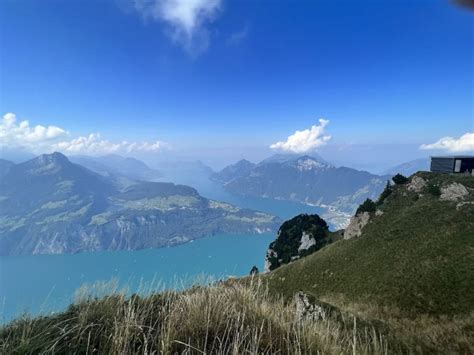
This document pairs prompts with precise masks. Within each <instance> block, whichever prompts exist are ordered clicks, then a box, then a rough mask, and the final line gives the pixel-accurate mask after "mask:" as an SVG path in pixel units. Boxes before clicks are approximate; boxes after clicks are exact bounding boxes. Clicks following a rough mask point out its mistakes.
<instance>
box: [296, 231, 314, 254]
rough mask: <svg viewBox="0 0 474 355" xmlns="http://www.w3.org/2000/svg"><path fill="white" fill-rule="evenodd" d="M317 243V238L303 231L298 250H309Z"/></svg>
mask: <svg viewBox="0 0 474 355" xmlns="http://www.w3.org/2000/svg"><path fill="white" fill-rule="evenodd" d="M315 244H316V240H315V239H314V238H313V237H312V236H311V235H310V234H308V233H306V232H303V233H302V234H301V240H300V246H299V247H298V252H301V251H302V250H308V249H309V248H311V247H312V246H313V245H315Z"/></svg>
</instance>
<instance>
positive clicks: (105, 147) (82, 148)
mask: <svg viewBox="0 0 474 355" xmlns="http://www.w3.org/2000/svg"><path fill="white" fill-rule="evenodd" d="M167 147H168V145H167V144H166V143H164V142H160V141H156V142H153V143H149V142H127V141H122V142H119V143H114V142H111V141H109V140H106V139H101V136H100V134H99V133H91V134H89V135H88V136H87V137H78V138H75V139H72V140H70V141H62V142H58V143H55V144H54V145H53V146H52V148H53V150H58V151H61V152H64V153H69V154H91V155H101V154H111V153H139V152H158V151H161V150H163V149H165V148H167Z"/></svg>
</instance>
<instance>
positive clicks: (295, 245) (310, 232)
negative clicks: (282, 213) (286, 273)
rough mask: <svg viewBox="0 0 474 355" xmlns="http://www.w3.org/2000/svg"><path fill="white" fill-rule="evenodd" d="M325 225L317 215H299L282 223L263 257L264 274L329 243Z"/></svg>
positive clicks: (327, 229)
mask: <svg viewBox="0 0 474 355" xmlns="http://www.w3.org/2000/svg"><path fill="white" fill-rule="evenodd" d="M328 233H329V228H328V225H327V223H326V222H325V221H324V219H322V218H321V217H319V216H318V215H316V214H314V215H308V214H300V215H298V216H296V217H294V218H292V219H290V220H289V221H286V222H285V223H283V224H282V225H281V227H280V229H279V230H278V234H277V237H276V239H275V240H274V241H273V242H272V243H271V244H270V246H269V247H268V250H267V254H266V256H265V272H268V271H270V270H274V269H276V268H278V267H279V266H281V265H283V264H287V263H289V262H291V261H294V260H296V259H299V258H300V257H302V256H306V255H308V254H311V253H313V252H315V251H317V250H319V249H321V248H322V247H323V246H325V245H326V244H327V243H328V242H329V236H328Z"/></svg>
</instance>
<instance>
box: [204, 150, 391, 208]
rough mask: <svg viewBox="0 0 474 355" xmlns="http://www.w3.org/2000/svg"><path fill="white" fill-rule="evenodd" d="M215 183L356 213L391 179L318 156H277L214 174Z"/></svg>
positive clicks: (246, 192)
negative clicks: (343, 165) (335, 164)
mask: <svg viewBox="0 0 474 355" xmlns="http://www.w3.org/2000/svg"><path fill="white" fill-rule="evenodd" d="M212 179H213V180H214V181H217V182H219V183H221V184H222V185H223V186H224V187H225V189H226V190H228V191H229V192H232V193H236V194H241V195H248V196H258V197H268V198H274V199H282V200H292V201H298V202H302V203H307V204H313V205H318V206H326V207H331V208H332V209H337V210H338V211H340V212H341V213H353V212H354V210H355V209H356V208H357V206H358V205H359V204H360V203H361V202H362V201H364V200H365V199H366V198H373V199H375V198H376V197H377V196H378V195H379V194H380V192H381V191H382V190H383V188H384V186H385V183H386V181H387V180H388V179H389V176H379V175H374V174H371V173H369V172H366V171H360V170H356V169H352V168H347V167H336V166H334V165H332V164H330V163H328V162H327V161H325V160H324V159H322V158H321V157H318V156H309V155H303V156H298V155H275V156H273V157H270V158H268V159H265V160H263V161H262V162H260V163H258V164H253V163H251V162H249V161H246V160H241V161H239V162H237V163H236V164H233V165H230V166H228V167H226V168H224V169H223V170H221V171H220V172H218V173H215V174H213V175H212Z"/></svg>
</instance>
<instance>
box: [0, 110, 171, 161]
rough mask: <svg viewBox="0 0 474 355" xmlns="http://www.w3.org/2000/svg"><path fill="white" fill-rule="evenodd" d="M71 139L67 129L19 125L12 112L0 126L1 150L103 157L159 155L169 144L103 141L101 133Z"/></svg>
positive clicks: (4, 118)
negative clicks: (119, 154)
mask: <svg viewBox="0 0 474 355" xmlns="http://www.w3.org/2000/svg"><path fill="white" fill-rule="evenodd" d="M68 136H70V133H69V132H67V131H66V130H64V129H62V128H59V127H56V126H47V127H45V126H41V125H37V126H34V127H31V126H30V125H29V122H28V121H21V122H20V123H19V124H17V122H16V116H15V115H14V114H13V113H7V114H5V115H4V116H3V120H2V121H1V123H0V148H8V149H21V150H27V151H30V152H31V153H36V154H39V153H50V152H53V151H60V152H63V153H68V154H91V155H102V154H110V153H122V154H131V153H140V152H158V151H161V150H163V149H167V148H168V147H169V145H168V144H167V143H164V142H161V141H155V142H146V141H144V142H128V141H122V142H118V143H117V142H112V141H109V140H106V139H102V138H101V135H100V134H99V133H92V134H89V135H88V136H80V137H77V138H72V139H65V138H66V137H68Z"/></svg>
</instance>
